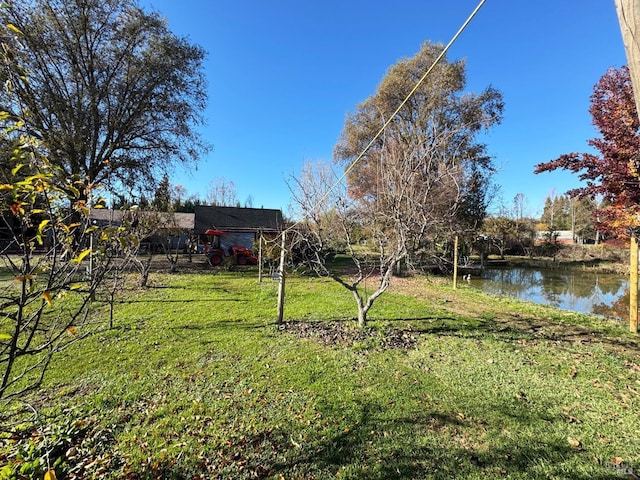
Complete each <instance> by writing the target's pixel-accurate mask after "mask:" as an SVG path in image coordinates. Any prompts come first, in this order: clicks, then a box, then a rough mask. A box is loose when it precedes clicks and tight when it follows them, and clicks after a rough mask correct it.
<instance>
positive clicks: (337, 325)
mask: <svg viewBox="0 0 640 480" xmlns="http://www.w3.org/2000/svg"><path fill="white" fill-rule="evenodd" d="M279 328H280V330H282V331H285V332H287V333H290V334H292V335H295V336H296V337H297V338H309V339H314V340H316V341H318V342H319V343H321V344H323V345H326V346H334V345H335V346H354V345H361V346H371V347H372V348H379V349H382V350H387V349H400V350H408V349H411V348H413V347H415V345H416V343H417V341H418V339H417V336H416V335H417V334H416V333H414V332H411V331H408V330H398V329H385V330H384V331H383V330H379V329H375V328H357V327H355V326H354V325H352V324H351V323H350V322H347V321H345V322H304V321H295V322H286V323H283V324H282V325H280V327H279Z"/></svg>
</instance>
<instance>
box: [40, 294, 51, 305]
mask: <svg viewBox="0 0 640 480" xmlns="http://www.w3.org/2000/svg"><path fill="white" fill-rule="evenodd" d="M42 298H43V300H44V301H45V302H47V305H49V306H51V305H53V298H52V297H51V292H43V293H42Z"/></svg>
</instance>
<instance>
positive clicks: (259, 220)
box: [195, 205, 284, 233]
mask: <svg viewBox="0 0 640 480" xmlns="http://www.w3.org/2000/svg"><path fill="white" fill-rule="evenodd" d="M195 213H196V215H195V233H204V232H205V230H207V229H208V228H217V229H219V230H230V231H243V230H245V231H258V230H263V231H275V232H279V231H281V230H282V228H283V223H284V222H283V219H282V212H281V211H280V210H274V209H268V208H240V207H217V206H205V205H200V206H196V207H195Z"/></svg>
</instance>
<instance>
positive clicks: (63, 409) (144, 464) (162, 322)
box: [0, 271, 640, 479]
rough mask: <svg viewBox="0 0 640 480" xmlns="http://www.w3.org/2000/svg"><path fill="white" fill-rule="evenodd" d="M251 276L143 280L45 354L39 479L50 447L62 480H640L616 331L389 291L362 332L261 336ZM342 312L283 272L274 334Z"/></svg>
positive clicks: (523, 309)
mask: <svg viewBox="0 0 640 480" xmlns="http://www.w3.org/2000/svg"><path fill="white" fill-rule="evenodd" d="M255 277H256V275H255V272H254V271H249V272H247V273H237V272H236V273H233V272H232V273H218V274H214V273H212V272H208V273H206V274H179V275H174V276H169V275H160V274H155V275H154V276H152V286H151V288H148V289H143V290H140V289H129V290H127V291H126V292H124V293H123V294H122V295H121V297H120V300H119V302H118V303H117V305H116V308H115V312H116V316H115V319H116V320H115V328H114V329H113V330H111V331H106V332H104V333H102V334H99V335H96V336H94V337H92V338H90V339H89V340H86V341H84V342H83V343H79V344H77V345H76V346H75V347H74V348H73V349H70V350H67V351H66V352H64V353H63V354H61V355H60V356H58V357H57V359H56V361H55V362H54V364H53V365H52V367H51V371H50V374H49V375H48V377H47V381H46V384H45V386H44V388H43V389H42V391H40V392H38V393H37V394H35V395H33V396H32V397H31V398H29V399H28V401H29V402H30V403H31V404H32V405H33V406H34V407H36V408H37V409H38V410H39V411H40V412H41V414H42V416H41V422H42V426H43V427H44V428H45V430H44V432H45V434H48V437H47V440H45V439H44V438H43V436H42V431H41V430H38V431H37V432H34V433H33V436H32V437H31V443H32V444H33V445H36V446H37V447H39V448H41V449H42V450H40V451H33V452H30V453H29V452H26V451H25V452H23V453H22V454H21V455H22V458H23V459H24V461H23V463H22V465H26V464H29V465H30V468H31V472H35V473H33V475H34V476H35V478H42V475H43V472H44V467H43V466H40V467H39V468H36V466H35V464H36V461H37V458H38V457H39V455H40V454H41V453H42V451H43V450H44V449H45V448H46V447H47V446H51V445H52V444H55V446H56V448H55V449H54V451H53V452H52V459H51V461H52V462H55V458H58V459H59V460H58V464H57V466H56V468H57V473H58V474H59V475H58V478H149V479H151V478H175V479H178V478H230V479H242V478H247V479H249V478H286V479H311V478H316V479H324V478H343V479H346V478H350V479H390V478H416V479H418V478H420V479H423V478H442V479H449V478H523V479H524V478H540V479H543V478H545V479H546V478H558V479H567V478H571V479H593V478H599V479H605V478H619V476H618V475H619V474H620V473H625V472H626V473H628V472H631V471H632V470H635V471H636V472H637V473H638V474H640V443H639V442H638V433H637V431H638V418H639V416H638V415H639V414H638V412H639V409H640V393H639V391H640V366H639V363H640V358H639V357H638V343H637V337H633V336H631V335H630V334H628V333H626V331H625V329H624V326H618V325H615V324H612V323H610V322H608V321H605V320H599V319H596V318H595V317H589V316H585V315H577V314H568V313H564V312H559V311H557V310H553V309H551V308H546V307H541V306H536V305H532V304H523V303H520V302H517V301H515V300H511V299H500V298H497V297H491V296H487V295H484V294H482V293H480V292H477V291H472V290H471V289H470V288H468V287H463V288H460V289H458V290H455V291H454V290H453V289H452V288H451V287H450V286H448V284H445V283H443V282H441V281H438V280H433V279H431V280H424V279H417V280H411V281H408V280H406V279H403V280H402V281H398V283H397V284H396V285H395V286H394V287H393V290H392V292H389V293H388V294H385V295H384V296H383V297H381V298H380V299H379V301H378V303H377V304H376V305H375V306H374V309H373V311H372V312H371V319H372V322H371V326H370V327H369V329H368V330H367V333H368V334H367V335H362V334H354V336H353V340H350V337H349V334H348V333H349V329H344V328H341V329H336V330H335V331H336V332H342V333H341V334H340V335H335V339H334V340H335V341H331V338H332V337H331V332H328V333H327V332H325V334H324V335H323V336H315V335H310V336H307V335H303V334H301V335H297V334H296V333H295V332H296V331H297V330H296V329H291V328H287V329H286V330H284V329H281V328H279V327H278V326H277V325H275V324H274V321H275V318H276V299H277V284H276V283H275V282H273V281H271V280H267V281H264V282H263V283H258V281H257V279H256V278H255ZM370 287H371V288H372V287H373V285H371V286H370ZM101 309H102V311H101V312H100V311H98V312H96V315H98V314H104V315H106V306H103V307H101ZM355 315H356V310H355V303H353V300H352V297H351V294H350V293H349V292H347V291H346V290H344V289H342V288H341V287H339V286H338V285H337V284H334V283H332V282H331V281H328V280H318V279H310V278H302V277H289V278H288V280H287V297H286V307H285V316H286V318H287V321H304V322H322V323H323V324H326V325H331V324H334V323H339V322H340V323H341V324H343V323H344V322H349V324H351V322H352V319H353V318H354V317H355ZM354 329H355V327H354ZM306 331H307V330H306V329H302V330H301V332H302V333H304V332H306ZM314 331H315V330H314ZM319 331H321V329H320V330H319ZM345 332H346V333H345ZM389 336H394V337H395V338H400V339H403V338H404V339H406V340H407V343H406V344H404V346H401V347H399V348H398V347H396V346H394V344H388V343H386V342H385V338H388V337H389ZM54 413H57V414H59V415H57V416H55V415H54ZM15 440H16V441H17V440H18V437H17V436H16V437H15ZM25 445H27V441H26V440H25V439H20V440H19V441H18V443H13V444H11V443H7V442H6V441H5V443H4V444H3V446H2V448H1V450H2V452H4V453H0V465H2V464H3V463H8V462H11V465H12V467H11V468H13V469H14V470H15V469H18V468H19V467H20V461H19V456H18V452H19V451H20V448H22V447H23V446H25ZM29 462H31V463H29ZM4 471H5V474H6V475H8V476H9V477H10V475H9V474H8V473H7V472H9V471H10V469H9V467H7V468H6V469H5V470H4ZM30 474H31V473H29V472H27V473H25V475H30ZM65 475H66V476H65ZM0 478H4V477H2V474H0ZM13 478H17V477H15V476H14V477H13ZM27 478H28V476H27Z"/></svg>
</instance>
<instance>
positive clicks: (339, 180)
mask: <svg viewBox="0 0 640 480" xmlns="http://www.w3.org/2000/svg"><path fill="white" fill-rule="evenodd" d="M485 2H486V0H480V3H478V5H477V6H476V8H475V9H474V10H473V12H471V14H470V15H469V17H468V18H467V19H466V20H465V22H464V23H463V24H462V26H461V27H460V28H459V29H458V31H457V32H456V34H455V35H454V36H453V37H452V38H451V40H450V41H449V43H447V45H446V46H445V47H444V49H443V50H442V52H440V54H439V55H438V57H437V58H436V59H435V60H434V61H433V63H432V64H431V66H430V67H429V68H428V69H427V71H426V72H424V74H423V75H422V77H421V78H420V80H418V82H417V83H416V84H415V86H414V87H413V89H411V91H410V92H409V93H408V94H407V96H406V97H405V99H404V100H403V101H402V103H401V104H400V105H399V106H398V108H396V110H395V112H393V114H392V115H391V116H390V117H389V118H388V119H387V121H386V122H385V123H384V124H383V125H382V127H381V128H380V130H378V133H376V134H375V136H374V137H373V138H372V139H371V141H370V142H369V143H368V144H367V146H366V147H364V149H363V150H362V152H361V153H360V154H359V155H358V156H357V157H356V159H355V160H354V161H353V162H351V164H350V165H349V166H348V167H347V168H346V169H345V171H344V173H343V174H342V176H340V177H339V178H338V179H337V180H336V181H335V183H334V184H333V185H332V186H331V188H329V189H328V190H327V192H326V193H325V194H324V195H323V196H322V197H320V199H319V200H318V201H317V202H316V203H315V205H316V206H317V205H320V204H321V203H322V202H323V201H325V200H326V198H327V197H328V196H329V194H330V193H331V192H332V191H333V190H334V189H335V188H336V187H337V186H338V185H339V184H340V183H341V182H342V181H343V180H344V179H345V178H346V177H347V175H348V174H349V172H351V170H353V168H354V167H355V166H356V164H357V163H358V162H359V161H360V160H361V159H362V157H363V156H364V155H365V154H366V153H367V151H368V150H369V148H371V145H373V144H374V142H375V141H376V140H377V139H378V138H379V137H380V135H382V133H383V132H384V130H385V129H386V128H387V127H388V126H389V124H390V123H391V121H392V120H393V119H394V117H395V116H396V115H397V114H398V113H399V112H400V110H402V107H404V106H405V104H406V103H407V102H408V101H409V99H410V98H411V97H412V96H413V94H414V93H415V92H416V90H418V88H420V85H422V83H423V82H424V81H425V79H426V78H427V76H428V75H429V74H430V73H431V71H432V70H433V69H434V68H435V67H436V65H437V64H438V63H439V62H440V60H441V59H442V58H443V57H444V56H445V55H446V53H447V51H448V50H449V48H451V46H452V45H453V44H454V42H455V41H456V40H457V39H458V37H459V36H460V35H461V34H462V32H463V31H464V30H465V28H466V27H467V25H469V23H470V22H471V20H472V19H473V17H475V16H476V14H477V13H478V12H479V11H480V9H481V8H482V6H483V5H484V3H485ZM298 223H299V221H297V222H296V223H294V224H293V225H291V226H290V227H289V228H287V230H291V229H293V228H294V227H295V226H296V225H297V224H298Z"/></svg>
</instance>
